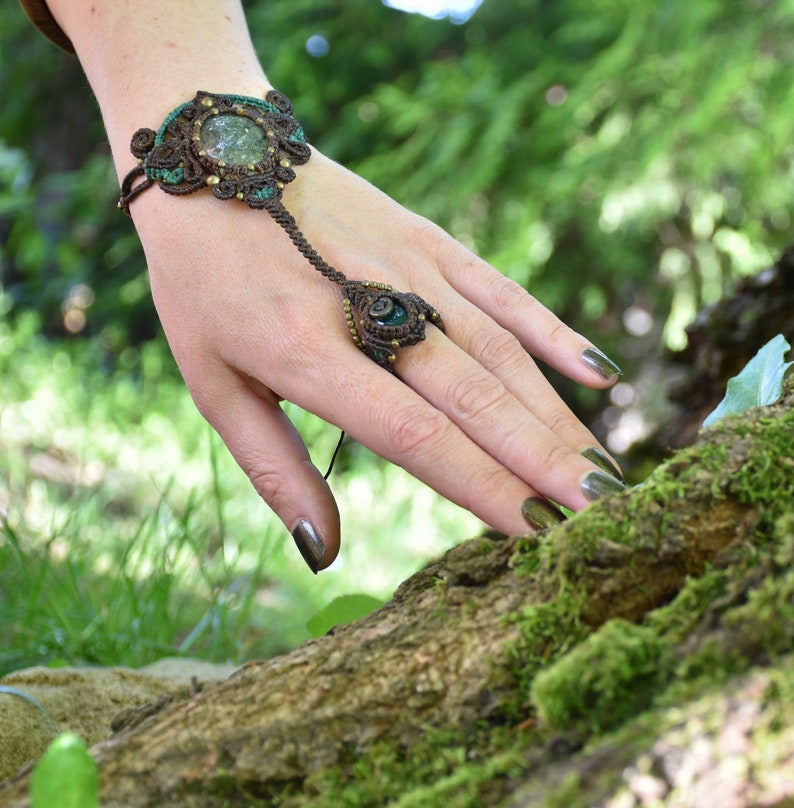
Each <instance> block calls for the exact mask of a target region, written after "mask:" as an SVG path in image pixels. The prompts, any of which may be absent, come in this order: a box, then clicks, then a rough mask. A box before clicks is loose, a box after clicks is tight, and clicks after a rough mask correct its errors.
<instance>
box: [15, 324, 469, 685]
mask: <svg viewBox="0 0 794 808" xmlns="http://www.w3.org/2000/svg"><path fill="white" fill-rule="evenodd" d="M0 375H1V376H2V379H3V385H2V392H1V393H0V675H2V674H3V673H5V672H8V671H10V670H14V669H18V668H21V667H26V666H30V665H34V664H43V665H59V664H92V665H131V666H137V665H141V664H145V663H147V662H150V661H152V660H154V659H157V658H160V657H163V656H169V655H190V656H196V657H199V658H203V659H208V660H214V661H230V662H233V663H241V662H243V661H245V660H247V659H252V658H262V657H267V656H271V655H273V654H277V653H281V652H284V651H287V650H289V649H290V648H292V647H294V646H295V645H297V644H298V643H300V642H301V641H303V640H304V639H307V638H308V637H309V632H308V630H307V628H306V623H307V621H308V620H309V618H311V616H312V615H313V614H315V613H316V612H317V611H319V610H320V609H321V608H322V607H323V606H325V605H326V604H327V603H328V602H330V601H331V600H333V599H334V598H336V597H338V596H340V595H343V594H349V593H354V592H355V593H366V594H370V595H373V596H375V597H378V598H387V597H389V596H390V595H391V593H392V592H393V590H394V588H395V587H396V586H397V584H398V583H399V582H400V581H401V580H403V579H404V578H405V577H407V576H408V575H410V574H411V572H413V571H414V570H415V569H417V568H418V567H420V566H421V565H423V564H424V563H426V561H427V560H428V559H429V558H431V557H433V556H435V555H437V554H438V553H439V552H441V551H443V550H444V549H445V548H446V547H448V546H449V545H450V544H452V543H454V542H456V541H460V540H461V539H463V538H467V537H469V536H470V535H473V534H474V533H475V532H476V531H477V530H478V529H479V523H477V522H476V520H474V519H473V518H472V517H470V516H469V515H467V514H463V513H462V512H461V511H460V510H459V509H457V508H455V507H454V506H452V505H450V504H449V503H446V502H444V501H443V500H442V499H441V498H440V497H438V496H437V495H435V494H434V493H433V492H431V491H429V490H428V489H426V488H425V487H423V486H422V485H420V484H419V483H417V482H416V481H414V480H412V479H411V478H410V477H408V476H407V475H406V474H405V473H404V472H403V471H402V470H400V469H397V468H395V467H393V466H390V465H388V464H386V463H384V462H383V461H380V460H379V459H377V458H374V457H373V456H371V455H370V454H369V453H367V452H366V451H365V450H363V449H362V447H357V446H353V447H348V449H347V451H346V454H345V455H344V456H343V458H342V460H341V463H340V466H339V471H338V472H337V471H335V472H334V475H333V476H332V478H331V484H332V488H333V489H334V491H335V493H336V495H337V499H338V501H339V504H340V510H341V513H342V520H343V522H342V523H343V547H342V552H341V554H340V558H339V560H338V561H337V562H336V563H335V565H334V566H333V567H332V568H331V570H329V571H326V572H324V573H322V574H321V575H319V576H317V577H315V576H314V575H312V574H311V572H309V570H308V569H307V568H306V567H305V565H304V563H303V561H302V560H301V558H300V556H299V554H298V552H297V550H296V549H295V548H294V546H293V545H292V540H291V538H290V537H289V535H288V534H287V532H286V530H285V529H284V527H283V525H282V524H281V522H280V521H279V520H278V518H277V517H276V516H275V515H274V514H273V513H272V512H271V511H270V510H269V508H268V507H267V506H266V505H265V504H264V503H262V501H261V500H260V499H259V498H258V497H257V496H256V494H255V493H254V491H253V489H252V488H251V486H250V484H249V482H248V480H247V478H246V477H245V475H244V474H243V473H242V471H240V469H239V468H238V467H237V466H236V464H235V463H234V461H233V460H232V459H231V457H230V456H229V454H228V452H227V451H226V449H225V447H224V446H223V444H222V443H221V441H220V439H219V438H218V437H217V435H215V433H214V432H213V431H212V430H211V428H210V427H209V426H208V425H207V424H206V423H205V422H204V421H203V419H202V418H201V417H200V416H199V414H198V413H197V412H196V410H195V408H194V407H193V404H192V402H191V400H190V397H189V395H188V394H187V392H186V390H185V389H184V385H183V384H182V382H181V380H180V379H179V378H178V374H177V373H176V371H175V370H174V367H173V362H172V360H171V358H170V355H169V354H168V352H167V349H166V348H165V347H164V346H163V345H162V344H159V343H158V344H149V345H147V346H145V347H144V348H142V349H140V350H133V349H129V350H127V351H125V352H124V353H123V354H122V355H121V357H120V358H119V360H118V361H117V362H116V363H115V364H114V366H113V367H112V368H109V367H108V357H107V355H106V353H105V352H104V351H103V348H102V345H101V339H97V340H85V339H81V340H72V341H68V342H50V341H47V340H44V339H43V338H42V337H40V336H39V335H38V322H37V318H36V317H35V316H34V315H32V314H31V315H26V316H25V317H23V318H22V319H21V320H19V321H17V322H15V323H14V324H13V325H12V324H11V323H9V322H7V321H2V320H0ZM289 411H290V415H291V417H292V418H293V421H294V422H295V423H296V426H297V427H298V429H299V430H300V431H301V434H302V435H303V436H304V439H305V440H306V441H307V444H308V445H309V447H310V450H311V451H312V455H313V457H315V462H316V463H317V465H318V466H321V467H324V466H325V465H326V464H327V462H328V459H329V458H330V456H331V453H332V452H333V448H334V445H335V443H336V440H337V437H338V433H337V432H336V431H335V430H334V429H332V428H331V427H329V426H328V425H326V424H324V423H323V422H321V421H319V420H318V419H316V418H314V417H313V416H311V415H309V414H307V413H305V412H302V411H300V410H298V409H297V408H293V407H291V405H290V407H289Z"/></svg>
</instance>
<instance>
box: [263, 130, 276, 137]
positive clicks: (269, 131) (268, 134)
mask: <svg viewBox="0 0 794 808" xmlns="http://www.w3.org/2000/svg"><path fill="white" fill-rule="evenodd" d="M265 134H266V135H267V136H268V137H269V138H274V137H275V136H276V133H275V132H274V131H273V130H272V129H268V130H267V132H265Z"/></svg>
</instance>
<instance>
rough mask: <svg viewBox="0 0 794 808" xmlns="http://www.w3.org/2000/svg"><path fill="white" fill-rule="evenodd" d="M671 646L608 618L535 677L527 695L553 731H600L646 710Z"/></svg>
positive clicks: (641, 629)
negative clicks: (607, 620) (597, 628)
mask: <svg viewBox="0 0 794 808" xmlns="http://www.w3.org/2000/svg"><path fill="white" fill-rule="evenodd" d="M669 651H670V645H669V642H668V641H667V640H666V639H665V638H663V637H662V636H660V635H659V634H658V633H657V632H656V631H654V630H653V629H652V628H649V627H648V626H637V625H633V624H631V623H627V622H626V621H625V620H610V621H609V622H608V623H606V624H605V625H604V626H602V627H601V629H600V630H599V631H598V632H596V633H595V634H592V635H591V636H589V637H587V639H585V640H584V641H583V642H582V643H581V644H580V645H578V646H577V647H576V648H574V649H573V650H572V651H571V652H570V653H569V654H566V655H565V656H563V657H562V658H560V659H559V660H557V662H555V663H554V665H552V666H550V667H548V668H546V669H545V670H543V671H541V672H540V673H538V675H537V676H536V677H535V680H534V682H533V683H532V688H531V696H532V701H533V703H534V704H535V706H536V708H537V711H538V716H539V717H540V718H541V720H543V721H544V722H545V723H546V724H548V725H549V726H551V727H552V728H554V729H556V730H573V731H577V732H582V733H587V734H590V733H594V732H595V733H599V732H603V731H604V730H607V729H611V728H612V727H615V726H618V725H619V724H621V723H622V722H623V721H625V720H626V719H627V718H630V717H632V716H634V715H636V714H637V713H638V712H640V711H642V710H643V709H645V708H646V707H647V706H648V705H649V704H650V702H651V700H652V698H653V695H654V693H655V690H656V688H657V686H658V682H659V681H660V680H664V677H665V674H666V670H665V657H666V656H667V655H668V654H669Z"/></svg>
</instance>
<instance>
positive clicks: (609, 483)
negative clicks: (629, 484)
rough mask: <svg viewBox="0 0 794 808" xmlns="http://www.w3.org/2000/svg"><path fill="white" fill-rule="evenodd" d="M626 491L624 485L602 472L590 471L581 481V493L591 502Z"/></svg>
mask: <svg viewBox="0 0 794 808" xmlns="http://www.w3.org/2000/svg"><path fill="white" fill-rule="evenodd" d="M625 490H626V485H625V483H622V482H620V480H616V479H615V478H614V477H613V476H612V475H611V474H607V473H606V472H604V471H591V472H590V473H589V474H586V475H585V476H584V479H583V480H582V493H583V494H584V495H585V496H586V497H587V498H588V499H589V500H590V501H591V502H593V501H595V500H597V499H601V497H606V496H609V495H610V494H619V493H620V492H621V491H625Z"/></svg>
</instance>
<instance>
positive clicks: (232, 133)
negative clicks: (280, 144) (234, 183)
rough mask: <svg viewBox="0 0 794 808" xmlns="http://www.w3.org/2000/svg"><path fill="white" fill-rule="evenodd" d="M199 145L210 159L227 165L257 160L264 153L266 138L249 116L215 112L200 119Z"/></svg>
mask: <svg viewBox="0 0 794 808" xmlns="http://www.w3.org/2000/svg"><path fill="white" fill-rule="evenodd" d="M199 139H200V143H201V148H202V149H204V151H206V152H207V154H208V155H209V156H210V157H212V158H213V159H214V160H222V161H223V162H224V163H228V164H230V165H249V164H251V163H258V162H260V161H261V160H262V159H263V158H264V156H265V154H266V153H267V137H266V135H265V133H264V132H263V131H262V129H261V128H260V127H259V126H258V125H257V124H256V123H254V122H253V121H252V120H251V119H250V118H246V117H243V116H240V115H216V116H215V117H213V118H209V119H208V120H206V121H204V124H203V125H202V127H201V133H200V135H199Z"/></svg>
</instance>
